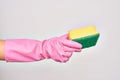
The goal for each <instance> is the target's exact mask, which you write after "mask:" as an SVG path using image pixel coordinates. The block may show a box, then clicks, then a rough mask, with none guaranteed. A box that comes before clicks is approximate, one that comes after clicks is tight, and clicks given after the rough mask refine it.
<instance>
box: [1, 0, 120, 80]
mask: <svg viewBox="0 0 120 80" xmlns="http://www.w3.org/2000/svg"><path fill="white" fill-rule="evenodd" d="M119 21H120V1H119V0H0V39H9V38H12V39H15V38H30V39H39V40H43V39H48V38H51V37H55V36H61V35H63V34H66V33H67V32H68V30H70V29H74V28H77V27H83V26H88V25H96V26H97V30H98V31H99V32H100V38H99V40H98V43H97V45H96V46H95V47H91V48H88V49H84V50H82V52H80V53H74V54H73V56H72V57H71V58H70V60H69V61H68V62H67V63H58V62H55V61H53V60H43V61H38V62H32V63H7V62H5V61H0V80H120V51H119V50H118V49H120V48H119V45H120V42H119V41H120V39H119V34H120V33H119V30H120V28H119V27H120V23H118V22H119Z"/></svg>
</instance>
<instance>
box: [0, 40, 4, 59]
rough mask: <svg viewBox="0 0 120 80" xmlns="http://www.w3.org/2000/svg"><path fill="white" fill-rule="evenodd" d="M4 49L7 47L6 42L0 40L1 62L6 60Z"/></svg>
mask: <svg viewBox="0 0 120 80" xmlns="http://www.w3.org/2000/svg"><path fill="white" fill-rule="evenodd" d="M4 47H5V40H0V60H4V59H5V57H4Z"/></svg>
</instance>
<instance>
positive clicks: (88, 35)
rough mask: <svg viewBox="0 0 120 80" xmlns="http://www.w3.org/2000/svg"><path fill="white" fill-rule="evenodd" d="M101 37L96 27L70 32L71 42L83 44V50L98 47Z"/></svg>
mask: <svg viewBox="0 0 120 80" xmlns="http://www.w3.org/2000/svg"><path fill="white" fill-rule="evenodd" d="M99 35H100V34H99V32H97V31H96V27H95V26H87V27H83V28H77V29H73V30H70V31H69V32H68V36H69V40H73V41H76V42H78V43H80V44H82V48H88V47H91V46H94V45H96V43H97V40H98V38H99Z"/></svg>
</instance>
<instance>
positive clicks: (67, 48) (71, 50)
mask: <svg viewBox="0 0 120 80" xmlns="http://www.w3.org/2000/svg"><path fill="white" fill-rule="evenodd" d="M63 50H64V51H65V52H74V51H75V52H80V51H81V49H79V48H71V47H68V46H64V47H63Z"/></svg>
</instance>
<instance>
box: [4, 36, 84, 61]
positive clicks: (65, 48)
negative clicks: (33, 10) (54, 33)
mask: <svg viewBox="0 0 120 80" xmlns="http://www.w3.org/2000/svg"><path fill="white" fill-rule="evenodd" d="M81 48H82V45H81V44H79V43H77V42H74V41H71V40H68V35H67V34H66V35H63V36H61V37H54V38H50V39H47V40H43V41H38V40H30V39H8V40H6V42H5V60H6V61H7V62H32V61H39V60H43V59H50V58H51V59H53V60H55V61H57V62H66V61H68V60H69V58H70V57H71V55H72V53H73V52H80V51H81Z"/></svg>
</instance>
